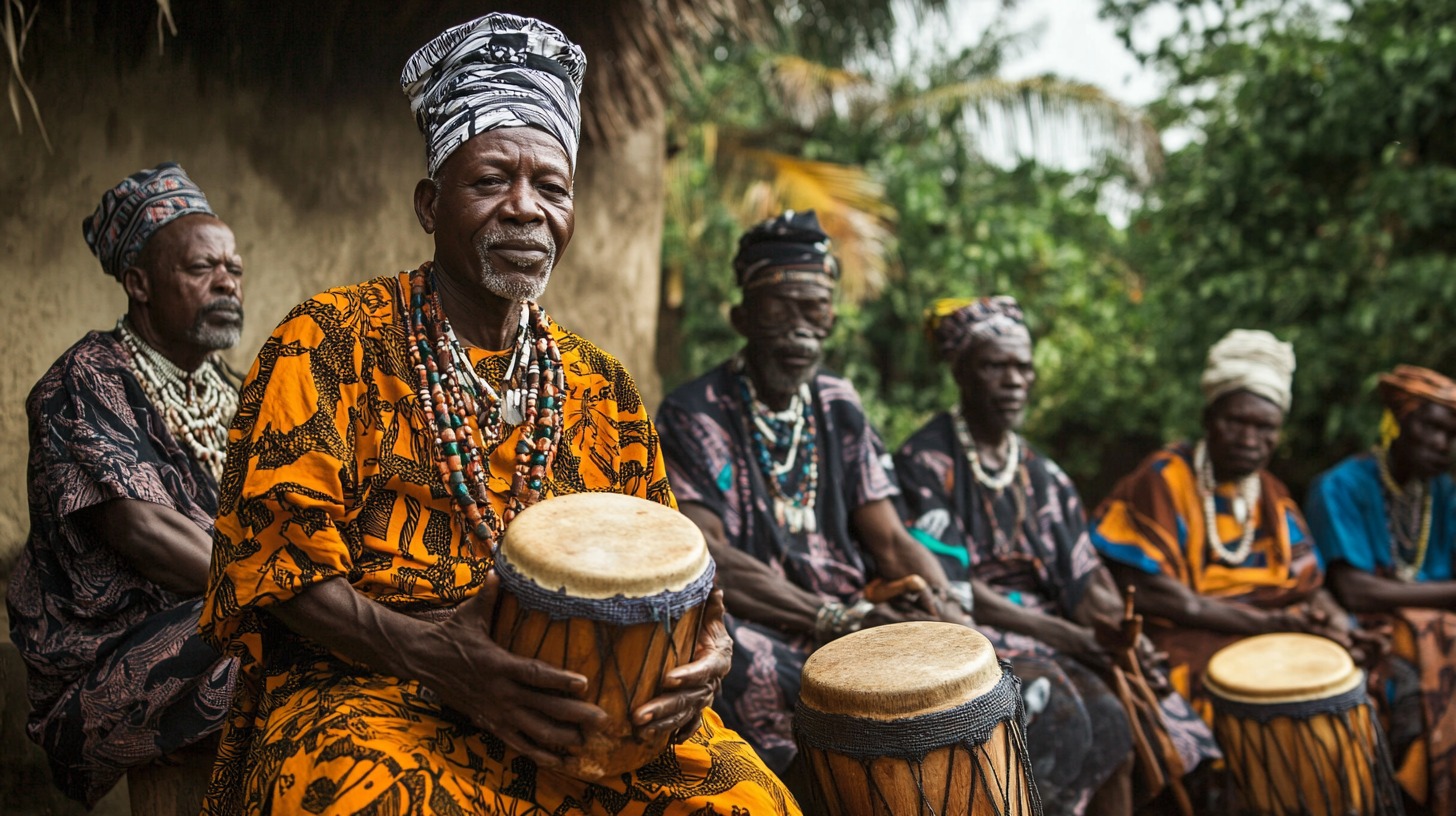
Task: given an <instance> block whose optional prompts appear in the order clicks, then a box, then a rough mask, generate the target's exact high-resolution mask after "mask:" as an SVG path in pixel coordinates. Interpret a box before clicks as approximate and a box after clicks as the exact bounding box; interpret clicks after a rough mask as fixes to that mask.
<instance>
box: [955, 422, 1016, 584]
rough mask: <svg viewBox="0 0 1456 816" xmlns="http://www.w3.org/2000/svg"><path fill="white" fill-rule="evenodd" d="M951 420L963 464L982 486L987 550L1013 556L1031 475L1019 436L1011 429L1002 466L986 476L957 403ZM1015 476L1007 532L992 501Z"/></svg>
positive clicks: (969, 430) (996, 500)
mask: <svg viewBox="0 0 1456 816" xmlns="http://www.w3.org/2000/svg"><path fill="white" fill-rule="evenodd" d="M951 419H952V420H953V421H954V423H955V432H956V439H957V440H959V441H960V443H961V448H962V449H963V450H965V452H966V463H967V464H969V465H970V466H971V475H972V476H974V477H975V479H976V481H977V482H978V483H979V484H980V485H981V486H982V487H985V488H986V490H985V491H984V492H983V493H982V494H981V506H982V509H983V510H984V511H985V513H986V522H987V523H988V524H990V525H991V552H992V553H993V554H994V555H997V556H1008V555H1013V554H1014V553H1015V549H1016V548H1015V546H1014V544H1015V543H1016V542H1017V541H1018V540H1019V539H1020V537H1021V535H1022V534H1023V525H1024V524H1025V523H1026V493H1027V491H1028V490H1030V489H1031V476H1030V474H1028V473H1027V471H1026V468H1025V467H1022V462H1021V459H1022V456H1021V437H1020V435H1019V434H1017V433H1016V432H1015V431H1011V432H1010V436H1011V441H1010V444H1009V445H1007V450H1006V464H1005V465H1003V466H1002V468H1001V472H1000V473H997V474H996V475H995V476H990V475H988V474H987V473H986V471H985V470H984V469H982V468H981V456H980V454H979V453H978V452H977V451H976V438H975V437H974V436H972V435H971V428H970V426H969V425H967V424H966V417H965V414H963V413H962V412H961V406H959V405H957V406H956V407H955V408H954V409H952V410H951ZM1017 476H1020V477H1021V479H1020V483H1019V484H1017V485H1016V489H1015V490H1012V491H1011V499H1012V501H1013V502H1014V503H1015V505H1016V521H1015V523H1014V524H1013V526H1012V528H1011V532H1010V533H1007V532H1006V531H1005V530H1002V529H1001V522H1000V521H998V520H997V516H996V502H998V501H1000V500H1001V495H1002V492H1003V491H1004V490H1005V489H1006V487H1007V486H1008V485H1010V484H1011V483H1012V482H1013V481H1016V477H1017Z"/></svg>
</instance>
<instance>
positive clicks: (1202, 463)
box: [1193, 439, 1263, 566]
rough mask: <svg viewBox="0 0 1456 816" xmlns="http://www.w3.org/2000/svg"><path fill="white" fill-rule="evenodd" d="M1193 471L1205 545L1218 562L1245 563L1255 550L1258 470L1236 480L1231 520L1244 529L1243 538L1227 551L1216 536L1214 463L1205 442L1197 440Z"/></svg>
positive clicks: (1240, 537)
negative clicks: (1237, 482) (1206, 540)
mask: <svg viewBox="0 0 1456 816" xmlns="http://www.w3.org/2000/svg"><path fill="white" fill-rule="evenodd" d="M1193 471H1194V472H1195V473H1196V474H1197V475H1198V495H1199V497H1200V498H1202V499H1203V527H1204V529H1205V530H1206V532H1205V534H1204V535H1205V537H1206V538H1207V539H1208V546H1209V547H1210V548H1211V549H1212V550H1213V554H1214V555H1215V556H1216V557H1217V558H1218V560H1220V561H1222V562H1224V563H1225V564H1229V565H1230V566H1236V565H1238V564H1242V563H1244V561H1246V560H1248V558H1249V553H1250V552H1252V551H1253V549H1254V533H1255V532H1256V530H1255V525H1254V507H1255V505H1257V504H1258V503H1259V497H1260V496H1261V495H1262V494H1263V487H1262V486H1261V485H1260V483H1259V473H1258V471H1255V472H1253V473H1250V474H1249V475H1248V476H1245V477H1244V478H1242V479H1240V480H1239V484H1238V494H1237V495H1235V496H1234V497H1233V499H1232V501H1231V502H1230V504H1231V505H1232V508H1233V513H1234V518H1236V519H1238V521H1239V524H1241V525H1243V528H1244V529H1243V535H1241V536H1239V544H1238V546H1237V547H1235V548H1233V549H1229V548H1228V545H1227V544H1225V543H1224V542H1223V539H1222V538H1220V537H1219V534H1218V511H1217V509H1216V508H1215V506H1214V498H1213V497H1214V493H1215V492H1216V491H1217V490H1218V482H1216V481H1215V480H1214V476H1213V462H1211V461H1209V458H1208V442H1207V440H1204V439H1200V440H1198V444H1197V445H1196V446H1194V448H1193Z"/></svg>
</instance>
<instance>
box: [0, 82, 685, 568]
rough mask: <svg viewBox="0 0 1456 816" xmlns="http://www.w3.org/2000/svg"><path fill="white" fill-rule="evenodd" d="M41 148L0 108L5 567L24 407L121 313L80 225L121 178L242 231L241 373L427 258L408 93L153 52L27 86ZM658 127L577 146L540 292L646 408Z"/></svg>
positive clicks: (15, 525)
mask: <svg viewBox="0 0 1456 816" xmlns="http://www.w3.org/2000/svg"><path fill="white" fill-rule="evenodd" d="M35 90H36V92H37V94H38V95H39V96H40V98H41V100H42V104H43V111H44V113H45V116H46V124H47V126H48V128H49V130H50V135H51V139H52V142H53V143H54V147H55V150H54V152H53V153H48V152H47V151H46V150H45V148H44V146H43V145H42V143H41V141H40V139H39V138H38V137H37V135H36V133H35V130H34V128H33V126H29V125H30V123H27V125H28V127H27V130H26V132H25V133H23V134H18V133H17V132H16V128H15V125H14V123H13V121H11V120H9V118H8V115H7V117H6V118H3V119H0V155H3V156H4V157H5V159H6V160H5V161H4V162H0V190H4V191H6V192H5V194H4V195H0V284H3V290H0V291H3V292H4V293H5V296H4V299H3V302H4V303H5V306H6V308H5V316H4V319H0V348H3V349H4V350H5V354H4V355H3V356H0V575H4V574H5V572H6V571H7V570H6V567H7V565H8V564H9V563H10V562H11V561H12V560H13V558H14V556H15V552H16V548H17V547H18V545H19V543H20V542H21V541H23V539H24V537H25V534H26V530H27V527H28V521H27V513H26V506H25V456H26V427H25V415H24V400H25V396H26V394H27V393H28V392H29V390H30V388H31V386H32V385H33V384H34V383H35V381H36V379H38V378H39V377H40V375H41V374H42V373H43V372H44V371H45V369H46V368H47V367H48V366H49V365H50V363H51V362H52V361H54V360H55V358H56V357H57V356H58V355H59V354H60V353H61V352H62V351H64V350H65V349H66V348H67V347H68V346H70V345H71V344H72V343H73V342H75V341H76V340H77V339H78V338H79V337H81V335H83V334H84V333H85V332H86V331H87V330H89V329H106V328H110V327H111V326H113V325H114V324H115V322H116V320H117V318H118V317H119V316H120V315H121V314H122V313H123V311H124V310H125V307H126V299H125V296H124V295H123V293H122V291H121V287H120V286H119V285H118V284H117V283H115V282H114V281H113V280H112V279H111V278H109V277H107V276H106V275H105V274H103V273H102V272H101V270H100V267H99V265H98V264H97V263H96V259H95V258H94V257H93V256H92V255H91V254H90V251H89V250H88V248H87V247H86V244H85V242H84V241H83V240H82V238H81V226H80V225H81V220H82V218H84V217H85V216H86V215H89V214H90V213H91V212H92V210H93V209H94V208H95V206H96V203H97V201H98V199H99V197H100V194H101V192H102V191H103V190H105V189H106V188H107V187H109V186H110V185H112V184H114V183H115V182H116V181H118V180H120V179H121V178H122V177H124V176H126V175H127V174H129V173H132V172H134V171H135V170H137V169H139V168H141V167H148V166H151V165H154V164H156V163H157V162H160V161H164V160H175V161H178V162H180V163H181V164H182V166H183V167H185V168H186V169H187V171H188V173H189V174H190V175H191V176H192V177H193V179H194V180H195V181H197V183H198V184H199V185H201V186H202V187H203V189H204V190H206V191H207V194H208V197H209V198H210V200H211V201H212V204H213V207H214V209H216V210H217V212H218V213H219V215H221V216H222V218H223V219H224V220H226V221H227V222H228V224H229V225H230V226H231V227H232V229H233V231H234V232H235V233H236V234H237V238H238V246H239V249H240V252H241V254H242V256H243V261H244V264H245V266H246V277H245V284H244V286H245V292H244V296H245V304H246V312H247V323H246V326H245V330H244V334H243V340H242V342H241V343H240V344H239V346H238V348H236V349H235V350H234V351H233V352H232V353H231V354H230V360H231V362H232V363H233V364H234V365H235V366H236V367H238V368H240V369H243V370H246V368H247V366H248V365H249V364H250V362H251V360H252V357H253V355H254V354H255V353H256V351H257V349H258V347H259V346H260V345H261V343H262V340H263V338H264V337H266V336H267V334H268V332H269V331H270V330H271V329H272V328H273V326H274V325H276V324H277V322H278V321H279V320H280V319H281V318H282V317H283V315H284V314H286V313H287V311H288V309H289V308H291V307H292V306H293V305H294V304H296V303H298V302H299V301H300V300H302V299H304V298H306V297H308V296H310V295H312V294H314V293H315V292H318V291H320V290H322V289H325V288H328V287H330V286H337V285H340V284H344V283H350V282H354V281H359V280H365V279H367V278H371V277H375V276H378V275H382V274H387V273H391V272H395V271H398V270H400V269H405V268H409V267H413V266H414V265H417V264H418V263H419V262H420V261H422V260H424V259H426V258H428V257H429V252H430V246H431V245H430V242H429V238H428V236H426V235H425V234H424V233H422V232H421V231H420V228H419V225H418V224H417V222H416V221H415V216H414V212H413V208H412V204H411V194H412V191H413V189H414V184H415V182H416V181H417V180H418V178H419V177H420V175H421V173H422V170H423V165H424V159H423V147H422V142H421V139H420V136H419V134H418V133H417V132H416V131H415V128H414V123H413V121H412V119H411V118H410V115H409V110H408V107H407V105H406V103H405V101H404V99H403V97H402V96H399V95H398V94H397V93H396V92H395V91H394V89H392V88H388V87H385V88H382V89H381V92H380V94H379V95H378V97H377V98H371V99H368V100H365V101H363V102H356V103H353V104H351V105H349V106H347V107H341V108H339V109H320V108H318V107H317V106H299V107H296V108H289V107H288V105H287V100H284V101H283V102H281V103H280V102H279V101H278V100H276V99H264V98H262V97H261V96H259V95H257V94H253V93H248V92H239V91H235V90H227V89H224V88H220V87H209V86H206V85H204V84H202V83H200V82H199V80H198V79H197V78H196V77H195V76H191V75H189V74H188V73H187V72H186V71H185V70H178V69H176V68H174V67H164V66H162V65H161V64H154V65H147V66H143V67H142V69H141V70H139V71H136V72H132V73H129V74H128V75H127V76H124V77H118V76H116V75H115V73H114V72H113V71H110V70H107V69H106V67H105V66H89V67H88V66H85V65H84V64H82V65H80V66H78V68H77V71H76V73H75V74H74V75H71V76H47V77H45V78H44V81H41V82H38V83H36V88H35ZM662 156H663V137H662V128H661V123H660V122H655V123H648V125H647V126H646V127H645V128H644V129H643V130H642V131H641V132H640V133H638V134H636V135H634V136H632V137H630V138H627V139H624V140H622V141H621V142H620V143H619V144H617V145H614V146H613V149H612V150H611V151H610V152H609V151H606V150H603V149H601V148H597V147H593V146H591V145H587V146H585V148H584V149H583V152H582V154H581V158H580V166H579V169H578V174H577V228H576V235H575V238H574V239H573V241H572V244H571V246H570V248H569V249H568V250H567V252H566V255H565V258H564V261H563V263H562V266H561V268H560V269H558V270H557V272H556V274H555V275H554V276H553V279H552V282H551V288H550V290H549V291H548V293H547V296H546V298H545V303H546V306H547V308H548V310H550V311H551V313H552V314H553V315H554V316H555V317H556V319H557V320H558V321H559V322H561V323H562V324H563V325H565V326H567V327H569V328H571V329H574V330H576V331H579V332H581V333H582V334H583V335H585V336H587V337H589V338H591V339H592V340H594V341H596V342H597V343H598V344H599V345H601V346H603V347H604V348H606V349H607V350H609V351H612V352H613V353H615V354H617V355H618V356H619V357H621V358H622V359H623V361H624V362H625V363H626V364H627V366H628V368H629V370H631V371H632V372H633V373H634V374H635V375H636V376H637V378H638V381H639V384H640V385H641V386H642V388H643V390H644V391H645V392H646V393H647V395H648V399H649V404H655V401H656V382H657V378H656V375H655V372H654V371H653V366H652V359H653V354H652V351H653V342H654V337H655V324H656V315H657V296H658V287H657V274H658V248H659V245H660V242H661V234H662V227H661V223H662V195H661V184H662Z"/></svg>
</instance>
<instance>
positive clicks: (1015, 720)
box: [794, 622, 1042, 816]
mask: <svg viewBox="0 0 1456 816" xmlns="http://www.w3.org/2000/svg"><path fill="white" fill-rule="evenodd" d="M1024 719H1025V718H1024V712H1023V709H1022V705H1021V683H1020V682H1019V681H1018V680H1017V679H1016V677H1015V676H1014V675H1012V674H1011V673H1010V670H1009V667H1006V666H1003V665H1001V664H998V663H997V662H996V653H995V650H994V649H993V648H992V647H991V643H990V642H989V641H987V640H986V638H985V637H983V636H982V635H981V634H979V633H978V632H976V631H974V630H972V629H968V628H966V627H964V626H959V625H956V624H950V623H934V622H918V623H900V624H893V625H890V626H880V627H876V628H873V629H866V630H864V631H861V632H856V633H854V634H851V635H847V636H845V637H842V638H840V639H838V640H836V641H834V642H832V643H829V644H827V645H825V646H824V647H823V648H821V649H819V650H818V651H816V652H815V653H814V654H813V655H811V656H810V657H809V659H808V661H806V662H805V664H804V674H803V684H802V687H801V688H800V691H799V704H798V707H797V709H796V711H795V715H794V731H795V736H796V737H797V739H798V743H799V748H800V750H801V751H802V752H803V755H804V759H805V761H806V762H807V763H808V766H809V771H810V774H811V776H812V777H813V780H814V795H815V797H816V798H817V800H818V805H819V807H820V808H821V809H822V810H823V812H824V813H826V814H829V816H912V815H913V814H926V815H927V816H929V815H930V814H934V815H935V816H971V815H972V814H974V816H1039V815H1040V814H1041V812H1042V811H1041V800H1040V799H1039V798H1038V796H1037V793H1036V784H1035V782H1034V781H1033V780H1032V775H1031V760H1030V756H1029V755H1028V754H1027V751H1026V738H1025V732H1024V724H1023V723H1024Z"/></svg>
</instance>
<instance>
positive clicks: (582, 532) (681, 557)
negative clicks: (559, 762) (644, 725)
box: [491, 493, 714, 780]
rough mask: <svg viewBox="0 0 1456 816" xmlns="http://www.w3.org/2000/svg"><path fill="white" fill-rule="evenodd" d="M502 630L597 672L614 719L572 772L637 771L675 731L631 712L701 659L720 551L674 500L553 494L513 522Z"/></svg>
mask: <svg viewBox="0 0 1456 816" xmlns="http://www.w3.org/2000/svg"><path fill="white" fill-rule="evenodd" d="M496 569H497V570H498V571H499V573H500V581H501V592H500V598H499V600H498V602H497V604H496V611H495V617H494V623H493V625H492V627H491V637H492V638H493V639H494V640H495V642H496V643H498V644H500V645H501V646H503V647H505V648H506V649H508V650H510V651H511V652H513V653H515V654H518V655H521V656H523V657H531V658H535V659H537V660H541V661H544V662H546V663H549V664H551V665H554V666H559V667H561V668H564V669H567V670H568V671H573V672H576V673H578V674H581V675H583V676H585V677H586V678H587V690H586V693H585V695H584V699H585V700H586V701H587V702H590V703H595V704H596V705H598V706H601V708H602V709H604V710H605V711H606V712H607V715H608V717H609V719H610V724H609V725H608V727H607V728H606V729H604V730H603V731H601V732H600V733H596V734H593V735H591V736H589V737H588V739H587V741H586V744H585V745H584V746H583V748H582V749H581V750H580V751H579V752H577V754H575V755H574V756H572V757H570V758H568V759H567V760H566V762H565V765H564V766H563V768H562V772H563V773H566V774H568V775H570V776H574V777H577V778H580V779H586V780H598V779H603V778H606V777H610V776H615V775H617V774H622V773H627V772H630V771H634V770H636V769H638V768H640V767H642V766H643V765H645V764H647V762H649V761H650V760H652V759H653V758H654V757H656V756H657V755H658V754H660V753H662V752H663V750H665V749H666V747H667V742H668V739H669V738H670V736H671V735H668V734H663V735H661V736H660V737H658V738H656V739H650V740H649V739H647V738H646V737H645V736H643V735H642V733H641V732H639V730H638V729H636V728H634V727H633V725H632V721H631V717H632V711H633V710H635V709H636V708H638V707H639V706H641V705H642V704H643V703H645V702H647V701H648V700H650V699H652V698H653V697H656V696H657V695H658V693H659V692H660V691H661V683H662V677H663V675H664V674H666V673H667V672H669V671H671V670H672V669H674V668H676V667H677V666H679V665H681V664H683V663H686V662H688V661H690V660H691V659H692V655H693V646H694V644H695V642H696V640H697V635H698V624H699V621H700V620H701V617H702V605H703V602H704V601H705V600H706V599H707V597H708V594H709V593H710V592H712V589H713V574H714V573H713V560H712V559H711V558H710V557H709V556H708V548H707V545H706V544H705V543H704V541H703V536H702V533H701V532H699V530H698V527H697V525H695V524H693V522H692V521H690V520H688V518H687V517H686V516H683V515H682V514H680V513H678V512H677V511H676V510H673V509H671V508H669V507H665V506H663V505H660V504H657V503H655V502H650V501H646V500H643V499H638V498H633V497H631V496H622V495H619V494H613V493H580V494H574V495H568V496H559V497H556V498H552V499H548V500H546V501H544V502H541V503H539V504H536V505H533V506H532V507H530V508H528V509H526V510H525V511H523V512H522V513H521V514H520V515H519V516H517V517H516V519H515V520H514V521H512V522H511V525H510V526H509V527H508V528H506V534H505V536H504V537H503V538H502V540H501V544H500V547H499V548H498V550H497V553H496Z"/></svg>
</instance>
